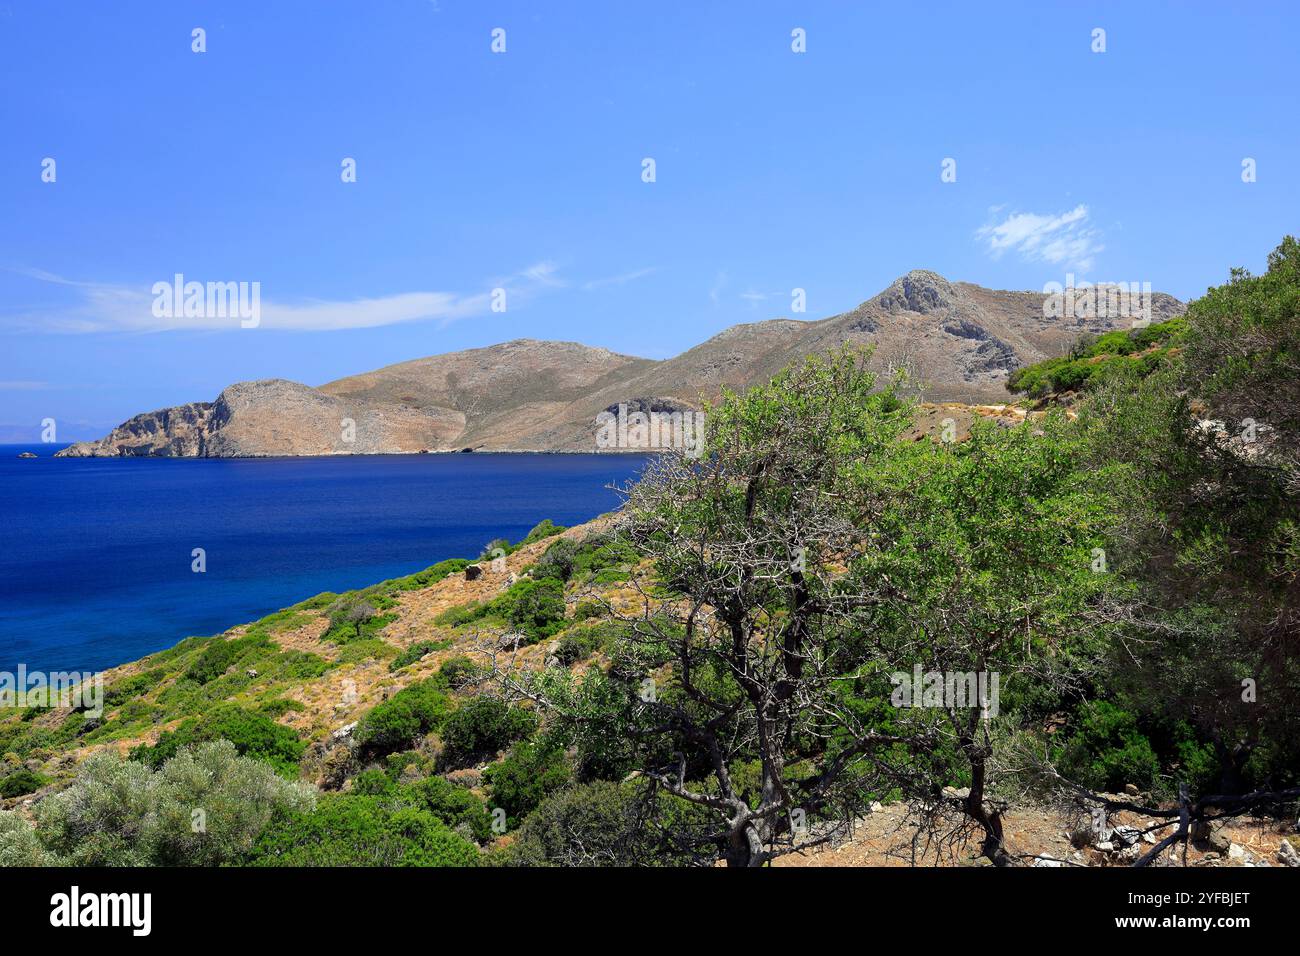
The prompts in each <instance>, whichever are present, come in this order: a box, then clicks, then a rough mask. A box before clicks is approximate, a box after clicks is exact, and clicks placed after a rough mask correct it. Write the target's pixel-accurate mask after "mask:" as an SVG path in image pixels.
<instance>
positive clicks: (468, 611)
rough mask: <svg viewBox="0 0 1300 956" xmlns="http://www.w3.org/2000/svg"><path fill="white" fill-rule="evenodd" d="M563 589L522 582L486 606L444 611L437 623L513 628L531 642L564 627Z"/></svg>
mask: <svg viewBox="0 0 1300 956" xmlns="http://www.w3.org/2000/svg"><path fill="white" fill-rule="evenodd" d="M564 608H565V604H564V585H563V584H561V583H560V582H559V581H556V580H554V579H551V578H547V579H544V580H541V581H534V580H532V579H531V578H523V579H521V580H519V581H516V582H515V583H514V584H512V585H511V586H510V587H509V588H508V589H506V590H505V591H504V592H503V593H501V594H499V595H497V596H496V597H495V598H493V599H492V600H491V601H488V602H487V603H485V604H470V605H466V606H464V607H458V608H450V609H449V610H447V611H444V612H443V613H442V614H440V615H439V616H438V617H437V618H435V622H436V623H438V624H441V625H443V626H446V627H460V626H462V625H465V624H471V623H474V622H477V621H482V622H487V623H497V624H499V625H504V626H509V627H513V628H514V629H516V630H518V631H520V632H521V633H523V634H524V635H526V636H527V637H528V638H529V640H530V641H531V642H536V641H539V640H542V639H543V638H546V637H550V636H551V635H552V634H555V633H556V632H558V631H559V630H560V629H561V628H562V627H563V626H564V623H565V619H564Z"/></svg>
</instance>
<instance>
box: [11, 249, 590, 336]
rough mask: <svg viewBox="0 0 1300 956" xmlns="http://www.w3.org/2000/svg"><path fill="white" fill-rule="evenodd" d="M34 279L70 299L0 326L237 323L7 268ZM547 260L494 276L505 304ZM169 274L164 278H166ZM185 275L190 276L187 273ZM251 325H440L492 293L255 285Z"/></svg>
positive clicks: (544, 280) (534, 279) (144, 296)
mask: <svg viewBox="0 0 1300 956" xmlns="http://www.w3.org/2000/svg"><path fill="white" fill-rule="evenodd" d="M10 271H13V272H17V273H19V274H22V275H25V276H27V277H28V278H32V279H36V280H38V281H40V282H45V283H51V284H55V285H60V286H65V287H68V288H69V289H70V290H71V292H72V301H71V302H69V303H67V304H66V305H64V304H61V305H58V306H54V305H51V306H49V307H45V308H41V309H29V310H25V311H10V312H5V313H0V326H3V327H5V328H11V329H16V330H20V331H27V332H58V333H90V332H163V331H172V330H185V331H198V330H223V329H238V328H239V327H240V326H239V320H238V319H236V318H229V317H221V316H193V317H182V316H162V317H160V316H157V315H155V314H154V308H153V306H154V301H155V295H154V293H153V288H152V284H149V285H138V286H127V285H116V284H111V283H100V282H81V281H77V280H73V279H68V278H65V277H63V276H59V275H55V274H54V273H51V272H46V271H44V270H40V269H12V270H10ZM555 272H556V270H555V267H554V266H553V265H552V264H551V263H548V262H542V263H537V264H535V265H531V266H529V267H527V268H525V269H523V270H521V271H520V272H518V273H517V274H516V275H514V276H511V277H508V278H506V279H503V280H500V282H499V283H498V287H500V288H504V289H505V290H506V293H507V296H508V298H509V301H510V302H511V303H512V304H515V303H517V302H518V301H519V300H520V299H527V298H529V297H530V296H531V295H533V294H534V293H536V292H537V291H538V290H539V288H557V287H560V286H563V285H564V283H563V282H562V281H561V280H559V279H558V278H557V277H556V274H555ZM168 278H169V279H170V278H171V277H168ZM186 278H187V280H188V279H191V278H196V277H192V276H187V277H186ZM261 292H262V295H261V299H260V315H261V319H260V324H259V328H265V329H278V330H282V331H295V332H322V331H336V330H341V329H369V328H378V327H381V326H387V325H397V324H401V323H405V322H428V321H436V322H440V323H442V324H444V325H445V324H447V323H450V322H455V321H458V320H461V319H467V318H474V317H477V316H483V315H488V314H490V313H491V306H492V292H491V290H484V291H482V292H476V293H458V292H438V291H418V292H399V293H395V294H391V295H381V296H364V297H358V298H355V299H345V300H327V299H300V300H280V299H276V298H274V297H273V296H271V295H268V294H266V293H267V290H266V287H265V286H263V287H262V289H261Z"/></svg>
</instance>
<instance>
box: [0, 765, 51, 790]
mask: <svg viewBox="0 0 1300 956" xmlns="http://www.w3.org/2000/svg"><path fill="white" fill-rule="evenodd" d="M49 782H50V778H49V777H47V776H45V775H44V774H39V773H36V772H35V771H34V770H28V769H27V768H26V767H23V768H21V769H19V770H15V771H14V772H13V773H11V774H9V775H8V776H7V777H4V778H3V779H0V797H21V796H24V795H26V794H29V793H34V792H35V791H37V790H39V789H41V787H43V786H45V785H46V784H47V783H49Z"/></svg>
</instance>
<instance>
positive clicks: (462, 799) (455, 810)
mask: <svg viewBox="0 0 1300 956" xmlns="http://www.w3.org/2000/svg"><path fill="white" fill-rule="evenodd" d="M406 789H407V793H408V794H409V795H410V798H411V799H412V800H413V801H414V802H415V804H416V805H417V806H419V807H422V808H423V809H425V810H428V811H429V812H430V813H432V814H433V815H434V816H435V817H437V818H438V819H439V820H441V821H442V822H443V823H445V824H447V826H449V827H452V828H453V829H459V828H462V827H463V828H465V829H466V830H467V831H468V832H470V833H472V834H473V835H474V839H475V840H476V841H477V842H479V843H486V842H487V841H488V840H490V839H491V838H492V817H491V815H490V814H489V813H488V811H487V807H486V806H485V805H484V804H483V801H482V800H480V799H479V798H478V797H477V796H475V795H474V794H473V793H471V792H470V791H469V790H467V789H465V788H464V787H459V786H457V785H456V784H454V783H452V782H451V781H450V780H447V779H445V778H444V777H429V778H427V779H425V780H421V781H420V782H419V783H415V784H411V785H410V786H409V787H407V788H406Z"/></svg>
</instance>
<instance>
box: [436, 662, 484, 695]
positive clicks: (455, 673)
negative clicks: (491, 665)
mask: <svg viewBox="0 0 1300 956" xmlns="http://www.w3.org/2000/svg"><path fill="white" fill-rule="evenodd" d="M481 674H482V668H480V667H479V666H478V665H477V664H475V663H474V662H473V661H472V660H470V659H469V658H468V657H466V656H465V655H463V654H458V655H457V656H455V657H449V658H447V659H446V660H445V661H443V662H442V664H441V666H439V668H438V673H437V674H435V675H434V677H433V680H434V681H435V682H436V684H437V686H438V687H441V688H444V689H446V690H460V689H461V688H462V687H465V686H467V685H468V684H471V683H473V682H474V681H476V680H478V679H479V676H480V675H481Z"/></svg>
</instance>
